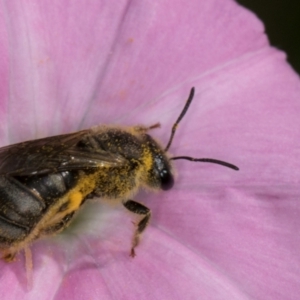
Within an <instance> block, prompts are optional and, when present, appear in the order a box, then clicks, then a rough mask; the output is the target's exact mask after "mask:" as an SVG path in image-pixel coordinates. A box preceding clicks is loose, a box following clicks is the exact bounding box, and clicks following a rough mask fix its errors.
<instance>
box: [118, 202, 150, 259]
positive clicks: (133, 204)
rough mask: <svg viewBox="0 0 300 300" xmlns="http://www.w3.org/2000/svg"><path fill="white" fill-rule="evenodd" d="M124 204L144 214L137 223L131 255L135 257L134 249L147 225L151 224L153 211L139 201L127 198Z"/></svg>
mask: <svg viewBox="0 0 300 300" xmlns="http://www.w3.org/2000/svg"><path fill="white" fill-rule="evenodd" d="M123 205H124V206H125V207H126V208H127V209H128V210H129V211H131V212H133V213H135V214H138V215H142V216H143V217H142V219H141V220H140V221H139V222H138V224H137V228H136V230H135V233H134V236H133V240H132V248H131V251H130V256H132V257H135V251H134V249H135V247H136V246H137V245H138V244H139V242H140V236H141V234H142V232H143V231H144V230H145V229H146V227H147V226H148V224H149V220H150V217H151V211H150V209H149V208H148V207H147V206H145V205H143V204H141V203H139V202H136V201H133V200H127V201H126V202H124V203H123Z"/></svg>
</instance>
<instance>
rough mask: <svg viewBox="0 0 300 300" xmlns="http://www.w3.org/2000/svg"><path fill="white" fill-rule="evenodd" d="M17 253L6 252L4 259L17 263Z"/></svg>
mask: <svg viewBox="0 0 300 300" xmlns="http://www.w3.org/2000/svg"><path fill="white" fill-rule="evenodd" d="M15 257H16V252H9V251H7V252H4V253H3V256H2V259H4V260H5V261H6V262H13V261H15Z"/></svg>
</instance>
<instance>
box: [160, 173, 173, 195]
mask: <svg viewBox="0 0 300 300" xmlns="http://www.w3.org/2000/svg"><path fill="white" fill-rule="evenodd" d="M160 180H161V189H162V190H164V191H167V190H170V189H171V188H172V187H173V185H174V177H173V175H172V173H171V172H170V171H169V170H167V169H163V170H162V171H161V172H160Z"/></svg>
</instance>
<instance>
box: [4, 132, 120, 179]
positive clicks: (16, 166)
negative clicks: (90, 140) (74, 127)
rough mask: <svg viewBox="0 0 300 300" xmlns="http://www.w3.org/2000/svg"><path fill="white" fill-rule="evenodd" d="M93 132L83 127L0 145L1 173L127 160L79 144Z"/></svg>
mask: <svg viewBox="0 0 300 300" xmlns="http://www.w3.org/2000/svg"><path fill="white" fill-rule="evenodd" d="M90 133H91V131H90V130H82V131H78V132H74V133H70V134H64V135H57V136H52V137H47V138H43V139H38V140H32V141H27V142H23V143H19V144H14V145H9V146H6V147H3V148H0V175H11V176H30V175H40V174H49V173H57V172H62V171H71V170H84V169H90V168H97V167H106V166H107V167H109V166H117V165H120V164H122V163H124V161H125V159H124V158H123V157H121V156H119V155H114V154H111V153H109V152H107V151H104V150H101V149H97V150H95V151H92V152H90V151H85V150H82V149H80V148H78V147H76V145H77V143H78V142H80V141H81V140H82V138H84V137H85V136H87V135H89V134H90Z"/></svg>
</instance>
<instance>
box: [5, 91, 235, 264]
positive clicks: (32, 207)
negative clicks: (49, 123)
mask: <svg viewBox="0 0 300 300" xmlns="http://www.w3.org/2000/svg"><path fill="white" fill-rule="evenodd" d="M193 97H194V88H192V89H191V92H190V95H189V97H188V100H187V102H186V104H185V106H184V108H183V110H182V112H181V114H180V115H179V117H178V119H177V121H176V122H175V124H174V125H173V127H172V132H171V136H170V139H169V142H168V144H167V146H166V147H165V148H164V149H163V148H162V147H161V146H160V144H159V143H158V142H157V141H156V140H155V139H153V138H152V137H151V136H150V135H149V134H148V131H149V130H150V129H152V128H155V127H158V126H159V125H158V124H155V125H153V126H151V127H145V126H135V127H126V128H125V127H117V126H105V125H101V126H98V127H95V128H91V129H87V130H82V131H79V132H74V133H70V134H63V135H58V136H52V137H47V138H42V139H37V140H31V141H27V142H23V143H19V144H14V145H10V146H6V147H3V148H0V250H1V251H2V254H3V259H4V260H6V261H12V260H13V259H14V257H15V255H16V253H17V252H18V251H19V250H21V249H26V248H27V246H28V245H30V244H31V242H33V241H34V240H36V239H38V238H39V237H42V236H47V235H54V234H56V233H58V232H60V231H61V230H63V229H64V228H65V227H66V226H68V225H69V224H70V221H71V220H72V218H73V217H74V215H75V214H76V212H77V210H78V209H79V208H80V206H81V205H82V204H83V203H84V202H85V201H86V200H87V199H89V198H93V197H100V198H105V199H107V200H118V201H120V202H122V204H123V205H124V207H125V208H127V209H128V210H129V211H131V212H133V213H136V214H138V215H140V219H139V221H138V223H137V226H136V230H135V233H134V236H133V241H132V248H131V251H130V255H131V256H135V247H136V246H137V245H138V244H139V239H140V235H141V233H142V232H143V231H144V230H145V229H146V227H147V225H148V223H149V220H150V217H151V211H150V209H149V208H147V207H146V206H145V205H143V204H141V203H139V202H136V201H135V200H131V199H132V197H133V196H134V195H135V194H136V192H137V191H138V189H139V188H150V189H155V190H160V189H161V190H169V189H171V188H172V186H173V184H174V177H173V167H172V163H171V161H172V160H177V159H185V160H190V161H194V162H209V163H216V164H220V165H223V166H226V167H228V168H231V169H233V170H238V168H237V167H236V166H234V165H232V164H229V163H227V162H224V161H220V160H215V159H209V158H192V157H188V156H177V157H169V155H168V153H167V151H168V150H169V148H170V146H171V143H172V141H173V137H174V134H175V131H176V128H177V126H178V124H179V122H180V121H181V119H182V118H183V117H184V115H185V113H186V112H187V110H188V108H189V106H190V104H191V101H192V99H193Z"/></svg>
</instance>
